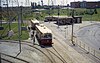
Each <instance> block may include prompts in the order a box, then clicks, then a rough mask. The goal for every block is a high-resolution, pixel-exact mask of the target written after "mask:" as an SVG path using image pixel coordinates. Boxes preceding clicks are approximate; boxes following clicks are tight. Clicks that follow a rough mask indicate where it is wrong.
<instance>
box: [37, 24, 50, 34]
mask: <svg viewBox="0 0 100 63" xmlns="http://www.w3.org/2000/svg"><path fill="white" fill-rule="evenodd" d="M36 27H37V28H38V29H39V31H40V32H41V33H43V34H45V33H52V31H51V30H50V29H49V28H47V27H46V26H44V25H43V24H40V25H36Z"/></svg>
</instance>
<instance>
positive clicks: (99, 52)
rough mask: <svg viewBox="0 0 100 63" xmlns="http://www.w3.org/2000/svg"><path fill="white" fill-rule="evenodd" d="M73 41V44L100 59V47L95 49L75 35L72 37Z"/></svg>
mask: <svg viewBox="0 0 100 63" xmlns="http://www.w3.org/2000/svg"><path fill="white" fill-rule="evenodd" d="M74 42H75V44H77V45H78V46H80V47H81V48H83V49H85V50H86V51H87V54H88V53H91V54H92V55H94V56H95V57H97V58H98V59H100V49H98V50H96V49H94V48H93V47H91V46H89V45H88V44H86V43H85V42H82V41H81V40H80V39H78V38H76V37H74Z"/></svg>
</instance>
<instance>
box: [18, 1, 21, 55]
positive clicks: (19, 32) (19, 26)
mask: <svg viewBox="0 0 100 63" xmlns="http://www.w3.org/2000/svg"><path fill="white" fill-rule="evenodd" d="M17 4H18V9H20V8H19V2H18V0H17ZM20 36H21V21H20V12H19V11H18V40H19V50H20V52H19V53H18V54H20V53H21V37H20Z"/></svg>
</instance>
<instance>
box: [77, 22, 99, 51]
mask: <svg viewBox="0 0 100 63" xmlns="http://www.w3.org/2000/svg"><path fill="white" fill-rule="evenodd" d="M77 37H78V38H79V39H81V40H82V41H83V42H85V43H86V44H88V45H90V46H91V47H93V48H95V49H96V50H99V48H100V24H92V25H90V26H87V27H83V28H81V29H80V30H79V32H78V33H77Z"/></svg>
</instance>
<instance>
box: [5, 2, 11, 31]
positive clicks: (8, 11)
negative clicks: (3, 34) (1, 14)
mask: <svg viewBox="0 0 100 63" xmlns="http://www.w3.org/2000/svg"><path fill="white" fill-rule="evenodd" d="M6 3H7V4H6V5H7V14H8V19H7V20H8V21H9V31H10V30H11V26H10V20H9V16H10V15H9V7H8V0H6Z"/></svg>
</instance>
